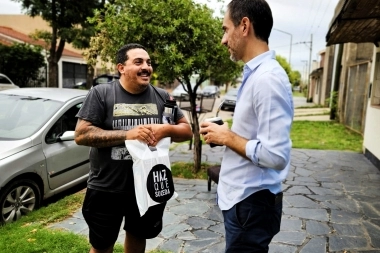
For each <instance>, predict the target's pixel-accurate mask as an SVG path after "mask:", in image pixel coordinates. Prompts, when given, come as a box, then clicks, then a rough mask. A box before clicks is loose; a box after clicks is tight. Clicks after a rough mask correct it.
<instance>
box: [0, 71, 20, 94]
mask: <svg viewBox="0 0 380 253" xmlns="http://www.w3.org/2000/svg"><path fill="white" fill-rule="evenodd" d="M17 88H20V87H18V86H17V85H16V84H14V83H13V82H12V80H11V79H9V77H7V76H6V75H4V74H1V73H0V91H1V90H8V89H17Z"/></svg>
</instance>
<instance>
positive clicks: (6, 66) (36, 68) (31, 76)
mask: <svg viewBox="0 0 380 253" xmlns="http://www.w3.org/2000/svg"><path fill="white" fill-rule="evenodd" d="M41 51H42V48H41V47H38V46H31V45H27V44H22V43H15V44H13V45H11V46H4V45H1V44H0V55H1V58H0V72H1V73H3V74H5V75H7V76H8V77H9V78H10V79H11V80H12V82H14V83H15V84H16V85H18V86H19V87H27V86H33V84H34V83H37V84H39V83H40V82H42V81H43V80H44V79H43V78H42V77H41V76H40V69H41V68H43V67H45V60H44V57H43V55H42V52H41Z"/></svg>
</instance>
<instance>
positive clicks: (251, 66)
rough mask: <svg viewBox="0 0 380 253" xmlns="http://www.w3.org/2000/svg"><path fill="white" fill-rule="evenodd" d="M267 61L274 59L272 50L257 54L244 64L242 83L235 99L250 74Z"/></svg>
mask: <svg viewBox="0 0 380 253" xmlns="http://www.w3.org/2000/svg"><path fill="white" fill-rule="evenodd" d="M269 59H275V52H274V51H273V50H269V51H266V52H264V53H262V54H259V55H258V56H256V57H255V58H253V59H252V60H250V61H248V62H247V63H246V64H244V68H243V81H242V84H241V86H240V88H239V90H238V95H237V99H239V97H240V93H241V90H242V89H243V86H244V85H245V83H246V81H247V79H248V77H249V76H250V75H251V74H252V72H253V71H255V70H256V69H257V67H258V66H260V64H261V63H262V62H264V61H266V60H269Z"/></svg>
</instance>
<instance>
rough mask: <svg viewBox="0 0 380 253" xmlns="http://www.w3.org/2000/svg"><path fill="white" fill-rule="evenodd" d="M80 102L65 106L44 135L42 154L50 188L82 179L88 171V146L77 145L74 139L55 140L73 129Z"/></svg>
mask: <svg viewBox="0 0 380 253" xmlns="http://www.w3.org/2000/svg"><path fill="white" fill-rule="evenodd" d="M81 105H82V102H77V103H74V104H72V105H71V106H68V107H66V109H65V110H64V112H63V113H62V112H61V113H60V116H59V117H57V120H55V122H54V124H53V125H52V126H51V127H50V128H49V130H48V132H47V134H46V135H45V141H44V142H43V143H44V148H43V150H44V154H45V157H46V165H47V173H48V181H49V187H50V189H52V190H53V189H56V188H59V187H61V186H64V185H66V184H75V183H74V181H76V180H80V181H83V180H85V179H86V178H87V176H88V172H89V147H86V146H79V145H77V144H76V143H75V141H74V140H70V141H62V142H59V141H57V137H58V136H60V135H62V134H63V133H64V132H65V131H74V130H75V126H76V122H77V118H76V117H75V115H76V114H77V113H78V111H79V109H80V107H81Z"/></svg>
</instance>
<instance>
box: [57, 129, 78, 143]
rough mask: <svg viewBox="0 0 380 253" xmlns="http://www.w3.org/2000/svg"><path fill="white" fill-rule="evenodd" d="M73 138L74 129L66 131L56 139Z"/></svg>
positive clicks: (69, 139) (70, 139)
mask: <svg viewBox="0 0 380 253" xmlns="http://www.w3.org/2000/svg"><path fill="white" fill-rule="evenodd" d="M74 138H75V131H66V132H64V133H63V134H62V135H61V136H60V137H58V138H57V141H58V142H60V141H73V140H74Z"/></svg>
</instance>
